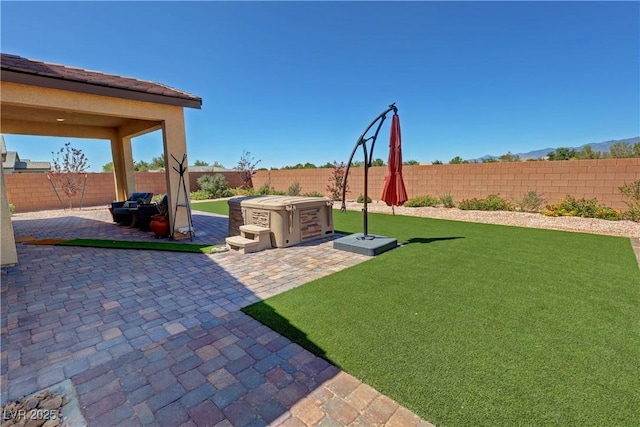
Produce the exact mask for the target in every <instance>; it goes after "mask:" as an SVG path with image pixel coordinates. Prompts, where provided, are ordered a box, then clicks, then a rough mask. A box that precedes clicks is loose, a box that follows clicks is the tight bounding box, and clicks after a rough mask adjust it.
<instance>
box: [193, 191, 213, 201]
mask: <svg viewBox="0 0 640 427" xmlns="http://www.w3.org/2000/svg"><path fill="white" fill-rule="evenodd" d="M189 198H191V200H208V199H210V197H209V193H207V192H206V191H202V190H198V191H192V192H191V194H190V195H189Z"/></svg>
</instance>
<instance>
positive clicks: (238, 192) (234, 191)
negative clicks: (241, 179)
mask: <svg viewBox="0 0 640 427" xmlns="http://www.w3.org/2000/svg"><path fill="white" fill-rule="evenodd" d="M229 193H231V196H255V194H256V190H255V188H253V187H248V188H243V187H238V188H230V189H229Z"/></svg>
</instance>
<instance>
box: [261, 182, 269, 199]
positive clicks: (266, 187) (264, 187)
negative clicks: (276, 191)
mask: <svg viewBox="0 0 640 427" xmlns="http://www.w3.org/2000/svg"><path fill="white" fill-rule="evenodd" d="M269 193H271V186H270V185H269V183H268V182H265V183H264V184H262V185H261V186H260V188H258V194H259V195H261V196H266V195H268V194H269Z"/></svg>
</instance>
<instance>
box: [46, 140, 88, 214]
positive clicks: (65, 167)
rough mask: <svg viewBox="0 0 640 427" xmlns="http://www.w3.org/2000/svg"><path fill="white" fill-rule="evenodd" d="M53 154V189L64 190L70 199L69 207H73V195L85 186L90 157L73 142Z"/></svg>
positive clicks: (51, 177) (51, 176)
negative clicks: (73, 144)
mask: <svg viewBox="0 0 640 427" xmlns="http://www.w3.org/2000/svg"><path fill="white" fill-rule="evenodd" d="M51 154H52V155H53V164H52V166H51V175H50V177H49V179H51V183H52V184H53V189H54V190H55V191H56V194H57V193H58V190H59V189H60V190H62V192H63V193H64V194H65V195H66V196H67V198H68V199H69V209H71V207H72V199H73V197H74V196H75V195H76V194H77V193H78V192H79V191H80V190H82V192H83V194H84V188H85V184H86V179H87V174H86V171H87V168H88V167H89V164H88V159H87V157H86V156H85V155H84V153H83V152H82V150H80V149H77V148H73V147H71V143H70V142H67V143H66V144H64V147H62V148H61V149H60V151H58V152H57V153H55V152H51Z"/></svg>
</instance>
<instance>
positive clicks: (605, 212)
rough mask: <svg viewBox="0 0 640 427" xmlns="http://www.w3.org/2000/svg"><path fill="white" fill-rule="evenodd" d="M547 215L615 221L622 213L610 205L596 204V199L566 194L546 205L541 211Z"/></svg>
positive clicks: (620, 217)
mask: <svg viewBox="0 0 640 427" xmlns="http://www.w3.org/2000/svg"><path fill="white" fill-rule="evenodd" d="M542 214H543V215H547V216H577V217H580V218H599V219H608V220H611V221H616V220H619V219H622V214H621V213H620V212H618V211H616V210H614V209H611V208H610V207H607V206H604V205H600V204H598V200H597V199H595V198H593V199H588V200H587V199H584V198H582V199H576V198H574V197H571V196H569V195H567V197H565V198H564V200H561V201H559V202H556V203H554V204H552V205H547V207H546V209H545V210H543V211H542Z"/></svg>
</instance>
